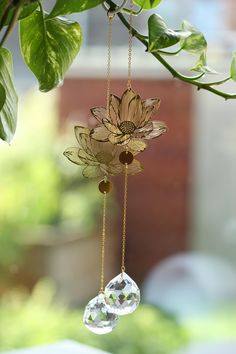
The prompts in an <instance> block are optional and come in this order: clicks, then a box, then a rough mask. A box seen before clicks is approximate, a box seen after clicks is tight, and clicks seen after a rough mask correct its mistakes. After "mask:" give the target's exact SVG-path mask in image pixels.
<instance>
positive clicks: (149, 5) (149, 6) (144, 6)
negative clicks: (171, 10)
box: [134, 0, 162, 10]
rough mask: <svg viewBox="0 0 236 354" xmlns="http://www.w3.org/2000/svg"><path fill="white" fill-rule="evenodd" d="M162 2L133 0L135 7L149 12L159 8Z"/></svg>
mask: <svg viewBox="0 0 236 354" xmlns="http://www.w3.org/2000/svg"><path fill="white" fill-rule="evenodd" d="M161 2H162V0H134V3H135V4H136V5H139V6H140V7H141V8H142V9H145V10H150V9H154V8H155V7H157V6H159V5H160V3H161Z"/></svg>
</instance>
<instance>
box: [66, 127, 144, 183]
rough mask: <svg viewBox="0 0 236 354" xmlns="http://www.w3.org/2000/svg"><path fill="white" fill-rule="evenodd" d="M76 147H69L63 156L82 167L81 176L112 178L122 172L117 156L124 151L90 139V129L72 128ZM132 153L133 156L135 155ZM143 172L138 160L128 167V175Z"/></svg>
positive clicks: (119, 147) (122, 168)
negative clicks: (76, 143)
mask: <svg viewBox="0 0 236 354" xmlns="http://www.w3.org/2000/svg"><path fill="white" fill-rule="evenodd" d="M74 130H75V136H76V139H77V141H78V144H79V146H78V147H71V148H68V149H66V150H65V151H64V155H65V156H66V157H67V158H68V159H69V160H70V161H71V162H73V163H75V164H76V165H79V166H84V169H83V172H82V173H83V176H84V177H86V178H96V177H104V176H114V175H117V174H120V173H123V172H124V165H122V163H121V162H120V160H119V156H120V154H121V152H122V151H124V149H123V147H122V146H115V145H113V144H111V143H110V142H109V141H107V142H99V141H96V140H94V139H93V138H92V136H91V129H89V128H85V127H82V126H76V127H75V128H74ZM136 154H137V151H136V152H133V155H136ZM142 170H143V167H142V165H141V164H140V162H139V161H138V160H133V162H132V163H131V164H130V165H129V174H130V175H135V174H137V173H139V172H141V171H142Z"/></svg>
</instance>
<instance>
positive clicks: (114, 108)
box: [106, 95, 120, 124]
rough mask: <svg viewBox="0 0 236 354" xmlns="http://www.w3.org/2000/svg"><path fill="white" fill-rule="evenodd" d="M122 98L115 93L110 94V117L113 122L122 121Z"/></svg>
mask: <svg viewBox="0 0 236 354" xmlns="http://www.w3.org/2000/svg"><path fill="white" fill-rule="evenodd" d="M119 108H120V99H119V97H117V96H115V95H110V105H109V117H106V118H108V119H109V120H110V121H111V123H114V124H117V123H119V122H120V110H119Z"/></svg>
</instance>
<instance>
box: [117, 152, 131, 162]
mask: <svg viewBox="0 0 236 354" xmlns="http://www.w3.org/2000/svg"><path fill="white" fill-rule="evenodd" d="M119 160H120V162H121V163H122V164H123V165H126V164H127V165H130V164H131V163H132V162H133V160H134V155H133V154H132V152H130V151H123V152H122V153H121V154H120V156H119Z"/></svg>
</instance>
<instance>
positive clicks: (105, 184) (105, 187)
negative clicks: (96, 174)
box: [98, 180, 112, 194]
mask: <svg viewBox="0 0 236 354" xmlns="http://www.w3.org/2000/svg"><path fill="white" fill-rule="evenodd" d="M98 189H99V191H100V192H101V193H103V194H104V193H110V192H111V190H112V183H111V182H110V181H104V180H102V181H101V182H100V183H99V185H98Z"/></svg>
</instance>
